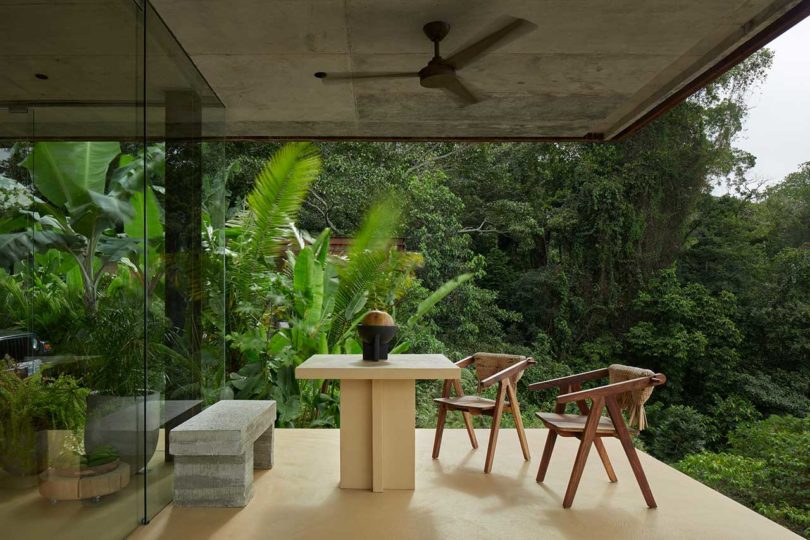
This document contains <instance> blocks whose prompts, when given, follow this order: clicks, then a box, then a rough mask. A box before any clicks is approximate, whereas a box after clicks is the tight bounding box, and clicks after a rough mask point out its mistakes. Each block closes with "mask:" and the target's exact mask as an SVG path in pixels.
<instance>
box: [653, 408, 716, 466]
mask: <svg viewBox="0 0 810 540" xmlns="http://www.w3.org/2000/svg"><path fill="white" fill-rule="evenodd" d="M647 412H648V419H649V426H648V427H647V429H646V431H644V432H642V439H643V440H644V442H645V444H646V445H647V448H648V449H649V451H650V453H651V454H652V455H654V456H655V457H657V458H659V459H662V460H664V461H666V462H669V463H673V462H676V461H678V460H680V459H681V458H683V457H684V456H686V455H689V454H697V453H699V452H701V451H702V450H703V449H704V448H705V447H706V445H707V444H708V442H709V441H710V440H711V434H712V430H711V422H710V420H709V419H708V418H707V417H706V416H704V415H702V414H700V413H699V412H698V411H697V410H696V409H694V408H692V407H689V406H687V405H673V406H671V407H662V406H660V404H656V406H653V407H649V408H648V411H647Z"/></svg>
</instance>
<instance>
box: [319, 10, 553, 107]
mask: <svg viewBox="0 0 810 540" xmlns="http://www.w3.org/2000/svg"><path fill="white" fill-rule="evenodd" d="M535 28H537V27H536V26H535V25H534V24H533V23H531V22H529V21H527V20H525V19H512V20H511V22H509V23H508V24H506V25H505V26H503V27H501V28H500V29H499V30H496V31H494V32H492V33H491V34H489V35H487V36H486V37H483V38H481V39H479V40H478V41H476V42H475V43H473V44H472V45H468V46H467V47H465V48H463V49H461V50H460V51H456V52H455V53H453V54H452V55H450V56H449V57H448V58H442V56H441V54H440V53H439V43H440V42H441V40H442V39H444V38H445V36H447V33H448V32H450V24H449V23H446V22H444V21H432V22H429V23H427V24H426V25H425V26H423V27H422V31H424V32H425V35H426V36H427V37H428V39H429V40H430V41H432V42H433V58H432V59H431V60H430V62H428V64H427V65H426V66H425V67H423V68H422V69H420V70H419V71H417V72H397V71H381V72H342V73H325V72H323V71H319V72H317V73H315V77H317V78H319V79H322V80H324V82H326V81H350V80H362V79H401V78H407V77H419V84H421V85H422V86H424V87H425V88H439V89H441V90H444V91H445V92H448V93H449V94H451V95H452V96H453V97H455V98H457V99H459V100H461V102H462V104H464V105H472V104H474V103H478V102H479V101H480V100H479V99H478V98H477V97H476V96H475V94H473V93H472V92H471V91H470V90H469V89H468V88H467V87H466V86H465V85H464V83H463V82H462V81H461V79H459V77H458V75H457V74H456V72H457V71H458V70H460V69H462V68H464V67H466V66H468V65H469V64H471V63H473V62H474V61H476V60H478V59H480V58H481V57H482V56H484V55H486V54H487V53H489V52H491V51H492V50H493V49H495V48H496V47H499V46H501V45H504V44H505V43H507V42H508V41H511V40H512V39H514V38H516V37H519V36H521V35H523V34H524V33H526V32H528V31H531V30H534V29H535Z"/></svg>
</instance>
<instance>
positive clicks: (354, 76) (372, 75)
mask: <svg viewBox="0 0 810 540" xmlns="http://www.w3.org/2000/svg"><path fill="white" fill-rule="evenodd" d="M418 76H419V74H418V73H414V72H405V71H379V72H374V71H346V72H332V73H325V72H323V71H319V72H317V73H316V74H315V77H317V78H318V79H321V80H323V81H324V82H331V81H349V80H358V79H403V78H407V77H418Z"/></svg>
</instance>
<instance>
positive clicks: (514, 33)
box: [447, 19, 537, 69]
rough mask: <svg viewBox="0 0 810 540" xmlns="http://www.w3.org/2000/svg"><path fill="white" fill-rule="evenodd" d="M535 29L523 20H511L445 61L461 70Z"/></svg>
mask: <svg viewBox="0 0 810 540" xmlns="http://www.w3.org/2000/svg"><path fill="white" fill-rule="evenodd" d="M535 28H537V25H536V24H534V23H532V22H529V21H527V20H525V19H513V20H512V22H510V23H509V24H507V25H506V26H503V27H502V28H501V29H500V30H496V31H494V32H492V33H491V34H489V35H488V36H486V37H484V38H481V39H479V40H478V41H476V42H475V43H473V44H472V45H469V46H467V47H465V48H463V49H461V50H460V51H457V52H455V53H454V54H452V55H451V56H450V57H449V58H448V59H447V62H448V63H450V64H452V65H453V67H454V68H456V69H461V68H463V67H464V66H466V65H467V64H469V63H471V62H473V61H475V60H477V59H478V58H480V57H481V56H483V55H485V54H486V53H488V52H491V51H492V50H494V49H495V48H496V47H500V46H502V45H505V44H506V43H508V42H510V41H512V40H513V39H515V38H518V37H520V36H522V35H523V34H525V33H527V32H530V31H532V30H534V29H535Z"/></svg>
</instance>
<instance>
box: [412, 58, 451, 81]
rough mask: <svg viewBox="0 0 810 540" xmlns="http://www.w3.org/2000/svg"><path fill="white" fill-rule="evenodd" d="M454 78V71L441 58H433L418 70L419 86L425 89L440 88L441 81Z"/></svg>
mask: <svg viewBox="0 0 810 540" xmlns="http://www.w3.org/2000/svg"><path fill="white" fill-rule="evenodd" d="M455 76H456V70H455V68H453V66H451V65H450V64H448V63H447V62H446V61H444V60H443V59H441V58H434V59H433V60H431V61H430V62H428V65H427V66H425V67H423V68H422V69H421V70H419V84H421V85H422V86H424V87H425V88H442V87H443V86H444V83H443V81H444V80H446V79H448V78H453V77H455Z"/></svg>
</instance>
